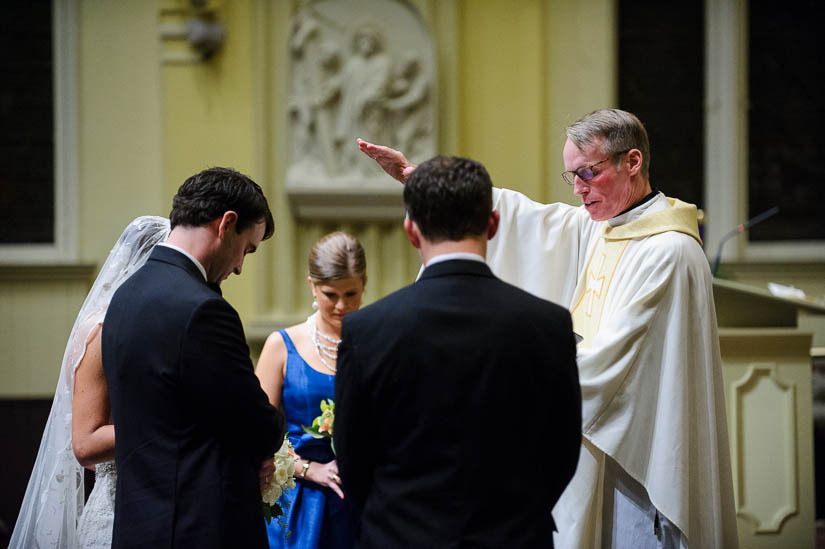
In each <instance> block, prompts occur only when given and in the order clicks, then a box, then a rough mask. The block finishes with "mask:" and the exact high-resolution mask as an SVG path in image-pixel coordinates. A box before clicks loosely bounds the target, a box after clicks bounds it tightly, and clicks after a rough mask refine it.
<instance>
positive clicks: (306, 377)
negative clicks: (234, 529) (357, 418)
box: [267, 330, 355, 549]
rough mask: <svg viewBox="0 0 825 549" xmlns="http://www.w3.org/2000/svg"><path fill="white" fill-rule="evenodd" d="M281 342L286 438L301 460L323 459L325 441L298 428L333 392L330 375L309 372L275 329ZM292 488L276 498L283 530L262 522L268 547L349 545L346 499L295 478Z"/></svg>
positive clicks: (340, 548) (326, 458) (328, 455)
mask: <svg viewBox="0 0 825 549" xmlns="http://www.w3.org/2000/svg"><path fill="white" fill-rule="evenodd" d="M278 333H279V334H281V337H283V338H284V343H286V350H287V351H286V352H287V355H286V357H287V358H286V377H285V378H284V385H283V392H282V398H283V405H284V411H285V413H286V421H287V430H288V435H289V440H290V442H292V446H294V448H295V452H297V453H298V455H300V456H301V457H302V458H306V459H309V460H312V461H314V462H317V463H328V462H330V461H332V460H333V459H334V458H335V456H334V455H333V453H332V449H331V448H330V443H329V439H314V438H312V437H311V436H309V435H308V434H306V433H304V430H303V429H301V426H302V425H306V426H307V427H309V426H310V425H312V420H313V419H315V418H316V417H317V416H319V415H321V400H322V399H331V398H334V396H335V376H333V375H327V374H324V373H321V372H319V371H317V370H314V369H313V368H312V367H310V365H309V364H307V363H306V361H305V360H304V359H303V358H301V355H299V354H298V351H297V350H296V349H295V345H294V344H293V343H292V340H291V339H290V338H289V336H288V335H287V334H286V331H285V330H278ZM295 484H296V486H295V488H293V489H292V490H286V491H285V492H284V495H283V496H282V497H281V499H280V500H279V503H281V504H282V505H281V507H284V505H283V503H287V504H288V508H286V509H285V510H284V516H283V517H282V518H283V519H284V521H285V523H286V530H287V531H289V537H288V539H284V538H285V537H286V536H285V534H286V532H285V530H284V529H283V528H282V527H281V526H280V525H279V524H278V521H277V520H275V519H273V520H272V521H271V522H270V523H269V524H268V525H267V535H268V536H269V546H270V547H272V548H276V547H278V548H280V547H291V548H301V549H310V548H313V549H314V548H316V547H318V548H334V549H349V548H350V547H352V546H353V543H354V540H355V515H354V513H353V511H352V508H351V506H350V505H349V503H348V502H347V500H346V499H344V500H342V499H341V498H339V497H338V494H336V493H335V492H333V491H332V490H330V489H329V488H327V487H322V486H319V485H317V484H315V483H313V482H309V481H303V480H301V479H300V478H297V477H296V478H295Z"/></svg>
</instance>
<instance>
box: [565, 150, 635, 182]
mask: <svg viewBox="0 0 825 549" xmlns="http://www.w3.org/2000/svg"><path fill="white" fill-rule="evenodd" d="M629 150H630V149H627V150H624V151H619V152H616V153H613V154H611V155H610V156H608V157H607V158H605V159H604V160H599V161H598V162H596V163H595V164H590V165H589V166H582V167H581V168H576V169H575V170H567V171H566V172H562V174H561V177H562V179H564V182H565V183H567V184H568V185H575V183H576V176H578V177H579V179H581V180H582V181H590V180H591V179H593V178H594V177H596V174H595V173H593V168H595V167H596V166H598V165H599V164H604V163H605V162H607V161H608V160H610V159H611V158H613V157H614V156H619V155H620V154H624V153H626V152H627V151H629Z"/></svg>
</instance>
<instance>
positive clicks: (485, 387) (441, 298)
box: [334, 157, 581, 548]
mask: <svg viewBox="0 0 825 549" xmlns="http://www.w3.org/2000/svg"><path fill="white" fill-rule="evenodd" d="M404 203H405V205H406V208H407V215H408V217H407V219H406V220H405V221H404V229H405V231H406V233H407V237H408V239H409V240H410V242H411V243H412V245H413V246H415V247H416V248H417V249H418V250H419V254H420V255H421V259H422V262H423V263H424V265H425V268H424V271H423V273H422V274H421V276H420V278H419V280H418V281H417V282H415V283H414V284H412V285H410V286H407V287H406V288H403V289H401V290H399V291H397V292H395V293H393V294H390V295H389V296H387V297H385V298H383V299H381V300H379V301H377V302H375V303H374V304H372V305H370V306H368V307H365V308H363V309H361V310H360V311H355V312H352V313H350V314H348V315H347V316H345V317H344V323H343V332H342V342H341V344H340V348H339V351H338V374H337V378H336V384H335V402H336V410H335V412H336V419H335V429H334V432H335V448H336V450H337V461H338V469H339V473H340V476H341V481H342V484H343V488H344V492H345V494H346V496H347V497H348V498H350V499H351V500H352V502H353V503H354V504H355V506H356V508H357V509H358V510H359V511H360V513H361V528H360V533H359V538H358V539H359V544H360V547H362V548H385V547H428V548H429V547H439V548H441V547H456V548H458V547H490V548H501V547H508V548H519V547H530V548H532V547H552V544H553V539H552V531H553V529H554V523H553V519H552V517H551V514H550V511H551V509H552V508H553V505H554V504H555V503H556V500H557V499H558V497H559V496H560V495H561V493H562V490H563V489H564V487H565V486H566V485H567V483H568V481H569V480H570V478H571V477H572V476H573V472H574V471H575V468H576V463H577V460H578V455H579V447H580V445H581V391H580V388H579V382H578V371H577V369H576V358H575V357H576V349H575V342H574V336H573V331H572V325H571V319H570V313H569V312H568V311H567V310H566V309H564V308H562V307H560V306H558V305H554V304H552V303H550V302H548V301H544V300H542V299H539V298H537V297H535V296H533V295H531V294H528V293H526V292H524V291H522V290H520V289H518V288H516V287H515V286H511V285H509V284H507V283H505V282H503V281H501V280H499V279H498V278H496V277H495V276H494V275H493V274H492V272H491V271H490V269H489V268H488V267H487V265H486V264H485V263H484V256H485V253H486V248H487V240H488V239H489V238H492V237H493V235H494V234H495V232H496V229H497V228H498V220H499V216H498V212H495V211H492V183H491V181H490V177H489V175H488V174H487V171H486V170H485V169H484V167H483V166H482V165H481V164H479V163H478V162H474V161H472V160H467V159H463V158H453V157H436V158H434V159H432V160H429V161H427V162H425V163H423V164H421V165H420V166H418V168H416V169H415V171H414V172H412V175H411V176H410V177H409V179H408V180H407V183H406V186H405V188H404Z"/></svg>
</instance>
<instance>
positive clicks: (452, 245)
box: [421, 235, 487, 265]
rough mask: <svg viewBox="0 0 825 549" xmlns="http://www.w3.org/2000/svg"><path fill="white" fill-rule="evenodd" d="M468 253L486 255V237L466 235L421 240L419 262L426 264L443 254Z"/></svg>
mask: <svg viewBox="0 0 825 549" xmlns="http://www.w3.org/2000/svg"><path fill="white" fill-rule="evenodd" d="M456 253H470V254H476V255H480V256H481V257H484V258H486V257H487V237H486V235H485V236H479V237H468V238H464V239H462V240H441V241H439V242H430V241H428V240H426V239H422V241H421V263H422V264H423V265H426V264H427V263H429V262H430V260H431V259H433V258H434V257H438V256H439V255H444V254H456Z"/></svg>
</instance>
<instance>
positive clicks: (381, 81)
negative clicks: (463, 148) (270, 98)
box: [286, 0, 437, 219]
mask: <svg viewBox="0 0 825 549" xmlns="http://www.w3.org/2000/svg"><path fill="white" fill-rule="evenodd" d="M289 56H290V68H289V78H290V91H289V102H288V117H287V121H288V135H289V139H288V143H289V148H290V149H289V152H288V156H287V158H288V167H287V174H286V189H287V192H288V194H289V196H290V200H291V202H292V204H293V206H294V208H295V211H296V214H297V215H298V217H300V218H310V219H324V218H327V219H336V218H337V219H341V218H350V219H353V218H356V219H381V218H388V219H389V218H393V219H397V218H398V217H399V216H402V215H403V205H402V200H401V190H402V187H401V185H399V184H398V183H396V182H394V181H393V180H391V179H390V178H389V177H388V176H387V175H386V174H384V172H383V171H381V169H380V168H378V166H377V165H375V163H374V162H373V161H371V160H370V159H369V158H367V157H366V156H364V155H363V154H362V153H361V152H360V151H359V150H358V145H357V143H356V138H358V137H360V138H362V139H364V140H367V141H371V142H374V143H379V144H386V145H389V146H391V147H393V148H396V149H399V150H401V151H403V152H404V153H405V154H406V155H407V158H409V159H410V160H412V161H413V162H421V161H423V160H426V159H427V158H430V157H431V156H433V155H434V154H435V151H436V135H437V133H436V116H435V113H436V103H435V96H436V93H435V75H436V67H435V51H434V48H433V43H432V40H431V38H430V34H429V32H428V31H427V28H426V26H425V23H424V20H423V18H422V17H421V16H420V14H419V13H418V12H417V11H416V10H415V8H414V7H413V6H411V5H410V4H408V3H406V2H403V1H399V0H308V1H306V2H304V3H303V4H302V6H301V8H300V10H299V11H298V13H297V14H296V15H295V16H294V17H293V20H292V29H291V33H290V36H289Z"/></svg>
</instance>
